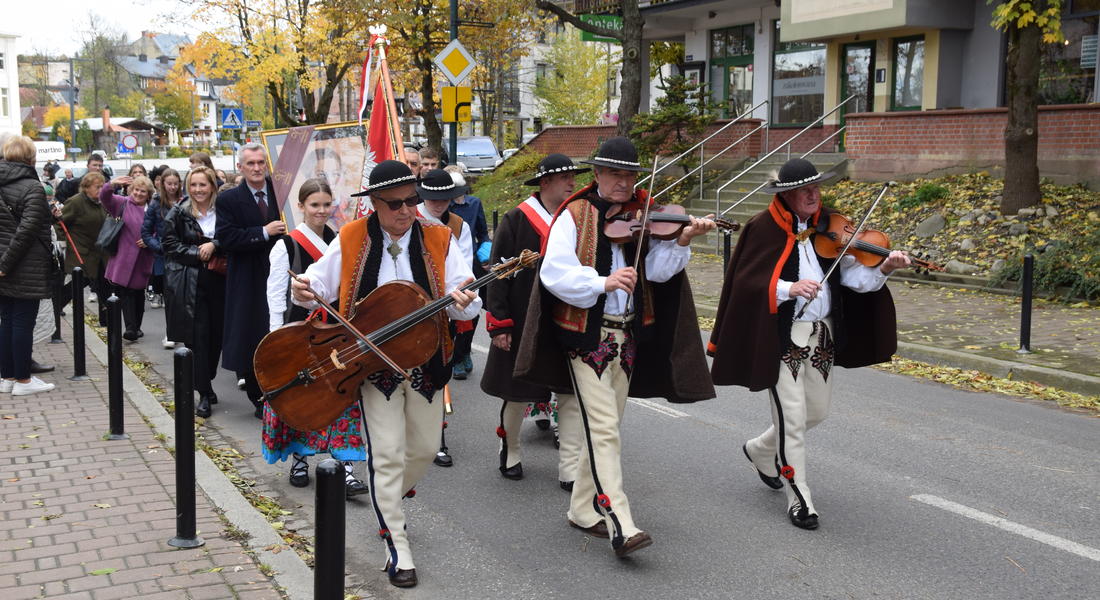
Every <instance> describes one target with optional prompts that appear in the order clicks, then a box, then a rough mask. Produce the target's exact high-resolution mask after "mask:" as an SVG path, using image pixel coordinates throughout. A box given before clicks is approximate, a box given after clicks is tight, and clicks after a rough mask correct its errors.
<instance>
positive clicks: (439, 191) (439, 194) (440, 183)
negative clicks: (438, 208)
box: [416, 169, 464, 200]
mask: <svg viewBox="0 0 1100 600" xmlns="http://www.w3.org/2000/svg"><path fill="white" fill-rule="evenodd" d="M416 193H417V194H419V195H420V199H421V200H450V199H451V198H457V197H458V196H461V195H462V194H463V193H464V190H461V189H459V187H458V186H457V185H455V180H454V178H452V177H451V174H450V173H448V172H446V171H444V170H443V169H432V170H431V171H428V174H427V175H425V176H424V177H422V178H421V179H420V181H418V182H416Z"/></svg>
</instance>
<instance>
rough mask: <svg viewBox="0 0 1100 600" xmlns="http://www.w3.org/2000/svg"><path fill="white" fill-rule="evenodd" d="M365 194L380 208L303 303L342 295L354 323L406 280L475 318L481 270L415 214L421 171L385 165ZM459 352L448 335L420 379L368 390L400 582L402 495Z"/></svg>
mask: <svg viewBox="0 0 1100 600" xmlns="http://www.w3.org/2000/svg"><path fill="white" fill-rule="evenodd" d="M364 193H366V194H369V195H370V198H371V202H372V204H373V205H374V210H375V212H374V213H373V214H371V215H370V216H369V217H366V218H362V219H357V220H355V221H352V222H351V223H348V224H347V225H345V226H344V227H343V228H341V229H340V233H339V234H338V235H337V238H336V239H335V240H334V241H333V243H332V244H330V245H329V247H328V250H326V251H325V254H324V256H322V257H321V259H320V260H318V261H317V262H315V263H314V264H312V265H310V266H309V268H308V269H307V270H306V273H305V276H304V277H302V278H300V280H295V281H292V282H291V289H292V292H293V296H294V303H295V304H298V305H300V306H304V307H306V308H313V307H315V306H316V302H314V296H313V294H311V293H310V292H309V291H308V289H307V288H312V290H313V292H315V293H316V294H317V295H319V296H321V297H322V298H324V299H325V300H328V301H332V300H335V299H337V298H339V301H340V304H339V305H340V309H341V311H342V312H343V313H344V315H345V316H347V317H348V318H349V319H351V318H352V316H353V314H354V310H355V305H356V302H358V301H359V300H360V299H362V298H364V297H366V295H367V294H369V293H370V292H371V291H372V290H374V289H375V288H377V287H378V286H380V285H382V284H384V283H387V282H390V281H393V280H396V279H403V280H407V281H413V282H415V283H416V284H418V285H419V286H421V287H422V288H423V289H424V290H425V291H426V292H428V293H429V295H431V296H432V297H433V298H438V297H440V296H442V295H443V294H450V295H451V296H452V297H453V298H454V304H452V305H451V306H449V307H447V315H448V316H449V317H450V318H451V319H455V320H465V319H470V318H472V317H473V316H474V315H476V314H477V313H478V311H479V310H480V309H481V299H480V298H479V297H478V296H477V294H476V293H474V292H468V291H462V290H460V289H459V288H461V287H462V286H463V285H465V284H466V283H468V282H469V281H471V280H472V279H473V273H472V272H471V270H470V265H469V263H468V262H467V261H466V260H465V259H464V258H463V255H462V252H461V251H460V250H459V249H458V245H457V243H456V242H455V240H454V238H453V236H452V235H451V230H450V229H449V228H447V227H445V226H442V225H433V224H429V223H427V222H424V221H421V220H418V219H417V218H416V206H417V204H419V203H420V198H419V196H418V195H417V193H416V176H415V175H413V172H412V170H410V169H409V167H408V166H407V165H405V164H404V163H401V162H398V161H395V160H386V161H383V162H382V163H380V164H379V165H378V166H377V167H375V168H374V170H373V171H371V174H370V178H369V185H368V186H367V191H366V192H361V193H360V194H359V195H363V194H364ZM413 308H414V307H410V312H411V311H412V310H413ZM451 348H452V345H451V340H450V339H449V338H447V339H445V340H444V343H443V344H442V347H441V348H440V350H439V351H438V352H437V353H436V354H435V356H433V357H432V358H431V359H430V360H429V361H428V362H427V363H426V364H424V365H421V366H419V367H416V368H415V369H413V370H412V373H411V374H412V379H411V380H405V379H404V377H402V376H401V375H398V374H396V373H393V372H392V371H389V370H382V371H378V372H377V373H373V374H371V375H370V376H368V377H367V380H366V381H365V382H364V383H363V385H362V387H361V393H362V397H363V434H364V437H365V438H366V443H367V475H368V479H369V486H370V490H371V503H372V504H373V506H374V512H375V516H376V517H377V519H378V529H379V536H380V537H381V538H382V539H383V541H384V543H385V549H386V571H387V574H388V576H389V581H390V583H391V584H392V585H394V586H396V587H413V586H415V585H416V584H417V575H416V566H415V564H414V563H413V557H412V551H411V549H410V547H409V540H408V536H407V534H406V531H405V514H404V512H403V511H402V509H401V499H402V498H403V497H404V496H406V495H411V494H409V492H410V491H411V490H412V489H413V488H414V487H415V486H416V483H417V481H419V479H420V478H421V477H422V476H423V475H424V472H425V471H426V470H427V468H428V465H429V464H431V462H432V459H433V458H434V457H435V452H436V449H438V448H439V436H440V431H441V428H442V418H443V411H442V410H441V409H440V404H439V403H437V402H436V400H437V399H439V398H440V397H441V395H442V394H441V392H442V390H443V386H444V385H445V384H446V383H447V381H448V380H449V379H450V376H451V370H450V368H449V367H448V363H449V362H450V359H451V356H450V353H451Z"/></svg>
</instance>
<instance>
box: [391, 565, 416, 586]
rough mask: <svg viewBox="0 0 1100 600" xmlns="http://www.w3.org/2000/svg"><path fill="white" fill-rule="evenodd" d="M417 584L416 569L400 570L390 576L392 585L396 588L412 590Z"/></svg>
mask: <svg viewBox="0 0 1100 600" xmlns="http://www.w3.org/2000/svg"><path fill="white" fill-rule="evenodd" d="M416 584H417V581H416V569H398V570H397V571H395V572H394V573H391V574H390V585H392V586H394V587H399V588H411V587H415V586H416Z"/></svg>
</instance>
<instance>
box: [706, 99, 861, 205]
mask: <svg viewBox="0 0 1100 600" xmlns="http://www.w3.org/2000/svg"><path fill="white" fill-rule="evenodd" d="M858 95H859V94H852V95H851V96H848V97H847V98H845V99H844V100H842V101H841V102H840V103H839V104H837V105H836V106H834V107H833V108H832V109H831V110H829V112H827V113H825V114H823V115H821V116H820V117H818V118H817V119H814V122H813V123H810V124H809V125H807V126H805V127H803V128H802V130H801V131H799V132H798V133H796V134H794V135H793V136H791V137H790V139H788V140H787V141H786V142H783V143H782V144H780V145H778V146H776V147H775V149H774V150H771V151H769V152H768V153H767V154H765V155H764V156H762V157H760V158H759V159H758V160H757V161H756V162H754V163H753V164H752V165H750V166H748V167H746V168H745V170H743V171H741V172H740V173H738V174H737V175H734V176H733V177H732V178H731V179H730V180H729V181H727V182H725V183H723V184H722V185H721V186H719V187H718V189H717V190H716V191H715V194H714V212H715V213H717V214H719V215H724V214H726V213H728V212H729V211H731V210H733V208H734V207H735V206H737V205H738V204H741V203H742V202H744V201H745V199H746V198H748V197H749V196H751V195H752V194H754V193H756V191H758V190H760V189H761V188H763V187H764V186H765V185H767V184H766V183H764V184H761V185H760V186H759V187H758V188H756V189H755V190H753V191H752V192H750V193H749V194H748V195H746V196H745V197H744V198H741V199H740V200H738V201H737V202H734V203H733V204H731V205H730V206H729V207H728V208H726V210H721V208H722V190H724V189H726V188H727V187H729V186H730V184H732V183H733V182H735V181H737V180H738V179H740V178H741V177H742V176H744V175H745V174H746V173H748V172H749V171H751V170H753V168H755V167H756V165H758V164H760V163H762V162H764V161H765V160H767V159H768V158H771V156H772V155H773V154H775V153H776V152H779V151H780V150H782V149H783V146H786V147H787V158H788V159H790V157H791V143H792V142H794V141H795V140H797V139H798V138H800V137H802V135H803V134H805V133H806V132H807V131H809V130H810V129H811V128H813V127H814V126H816V125H817V124H818V123H820V122H822V121H824V120H825V118H826V117H828V116H829V115H831V114H833V113H835V112H836V111H838V110H840V108H841V107H842V106H844V105H845V104H848V103H849V102H851V101H852V99H854V98H856V97H857V96H858ZM833 135H836V134H835V133H834V134H833ZM830 137H831V136H830ZM818 145H819V146H820V144H818ZM815 148H816V146H815ZM803 156H805V155H803ZM720 210H721V212H719V211H720Z"/></svg>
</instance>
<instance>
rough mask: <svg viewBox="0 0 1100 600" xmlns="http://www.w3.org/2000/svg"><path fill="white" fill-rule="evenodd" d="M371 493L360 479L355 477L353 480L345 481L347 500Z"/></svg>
mask: <svg viewBox="0 0 1100 600" xmlns="http://www.w3.org/2000/svg"><path fill="white" fill-rule="evenodd" d="M369 491H370V489H369V488H367V484H365V483H363V482H362V481H360V480H359V479H358V478H354V477H353V478H351V479H347V480H345V481H344V497H345V498H352V497H354V496H358V495H360V494H365V493H367V492H369Z"/></svg>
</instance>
